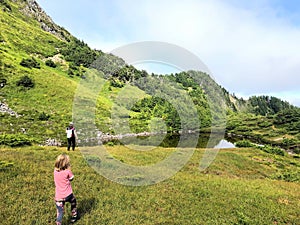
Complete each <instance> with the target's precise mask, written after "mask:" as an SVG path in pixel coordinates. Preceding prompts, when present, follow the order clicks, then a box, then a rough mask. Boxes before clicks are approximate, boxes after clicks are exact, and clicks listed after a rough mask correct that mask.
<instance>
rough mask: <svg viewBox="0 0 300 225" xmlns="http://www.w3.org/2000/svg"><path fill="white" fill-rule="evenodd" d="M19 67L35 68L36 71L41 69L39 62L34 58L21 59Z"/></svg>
mask: <svg viewBox="0 0 300 225" xmlns="http://www.w3.org/2000/svg"><path fill="white" fill-rule="evenodd" d="M20 65H21V66H24V67H27V68H37V69H40V68H41V66H40V64H39V62H38V61H36V60H35V58H29V59H22V61H21V62H20Z"/></svg>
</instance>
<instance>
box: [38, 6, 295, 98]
mask: <svg viewBox="0 0 300 225" xmlns="http://www.w3.org/2000/svg"><path fill="white" fill-rule="evenodd" d="M39 1H42V0H39ZM51 2H52V1H51ZM54 2H55V1H54ZM70 2H71V1H70ZM83 2H85V1H78V2H77V3H78V4H83ZM271 3H273V1H271V0H255V1H247V2H246V1H237V0H226V1H223V0H210V1H207V0H202V1H200V0H199V1H198V0H186V1H180V0H178V1H176V0H172V1H171V0H164V1H159V0H143V1H138V0H127V1H123V0H115V1H110V3H108V2H107V1H104V0H102V1H97V4H95V3H92V1H90V2H87V3H85V4H90V5H89V8H90V9H91V10H90V15H88V14H85V15H84V16H83V17H81V18H77V16H76V14H74V15H70V14H68V15H70V16H72V18H69V20H68V21H71V20H72V19H74V21H73V23H76V21H79V22H78V24H80V26H81V27H84V25H85V24H86V27H89V28H88V30H85V29H84V28H82V29H83V30H84V32H85V33H84V34H82V35H80V36H81V37H83V39H84V41H86V42H87V43H89V44H90V45H91V46H92V47H96V48H99V49H101V50H103V51H110V50H113V49H115V48H117V47H120V46H121V45H124V44H129V43H132V42H136V41H147V40H151V41H165V42H169V43H172V44H176V45H178V46H181V47H183V48H186V49H187V50H189V51H191V52H193V53H195V54H196V55H197V56H198V57H199V58H200V59H201V60H202V61H203V62H204V63H205V64H206V65H207V66H208V67H209V69H210V70H211V71H212V72H213V76H214V77H215V78H216V81H217V82H218V83H220V84H221V85H222V86H224V87H225V88H226V89H228V90H229V91H230V92H235V93H243V94H244V95H251V94H256V93H262V94H264V93H271V92H272V93H289V94H290V95H289V96H290V98H293V99H300V96H299V92H298V91H297V90H298V86H299V84H300V76H299V74H298V73H299V71H300V63H299V62H300V54H299V52H300V44H299V40H300V26H299V25H298V26H297V24H295V23H292V21H294V20H293V19H294V17H295V12H293V14H291V17H289V14H288V13H286V11H284V12H281V11H279V10H280V7H276V8H274V7H273V6H272V5H271ZM56 4H58V3H56ZM58 5H59V4H58ZM92 6H93V7H92ZM56 7H58V6H56ZM76 7H77V9H79V8H80V7H81V6H80V5H77V6H76ZM82 7H84V5H82ZM285 10H286V9H285ZM85 11H86V10H85ZM61 25H62V26H66V25H64V24H61ZM66 27H68V26H66ZM71 32H72V30H71ZM87 32H88V33H87ZM77 33H80V30H77ZM75 35H76V33H75ZM282 96H283V97H287V95H286V94H285V95H282ZM298 102H299V101H298Z"/></svg>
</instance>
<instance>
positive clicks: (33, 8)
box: [21, 0, 70, 41]
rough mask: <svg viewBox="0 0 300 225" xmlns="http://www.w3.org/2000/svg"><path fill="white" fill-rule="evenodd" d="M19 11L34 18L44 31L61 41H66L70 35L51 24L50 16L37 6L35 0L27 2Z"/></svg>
mask: <svg viewBox="0 0 300 225" xmlns="http://www.w3.org/2000/svg"><path fill="white" fill-rule="evenodd" d="M21 11H22V12H23V13H24V14H25V15H27V16H30V17H33V18H35V19H36V20H37V21H38V22H39V23H40V24H41V28H42V29H43V30H44V31H47V32H49V33H51V34H53V35H55V36H56V37H58V38H59V39H61V40H65V41H66V40H68V39H69V38H68V37H69V36H70V33H69V32H67V31H66V30H65V29H63V28H62V27H60V26H58V25H57V24H55V23H54V22H53V20H52V19H51V17H50V16H48V15H47V14H46V13H45V11H44V10H43V9H42V8H41V7H40V6H39V4H38V3H37V2H36V1H35V0H27V1H26V3H25V5H24V7H23V8H22V9H21Z"/></svg>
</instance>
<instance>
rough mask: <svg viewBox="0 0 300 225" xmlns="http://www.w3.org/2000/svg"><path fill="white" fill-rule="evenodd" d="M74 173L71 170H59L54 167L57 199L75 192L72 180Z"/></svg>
mask: <svg viewBox="0 0 300 225" xmlns="http://www.w3.org/2000/svg"><path fill="white" fill-rule="evenodd" d="M73 178H74V175H73V173H72V171H71V170H69V169H66V170H61V171H57V170H55V169H54V183H55V200H61V199H64V198H66V197H68V196H69V195H70V194H72V193H73V191H72V187H71V182H70V180H72V179H73Z"/></svg>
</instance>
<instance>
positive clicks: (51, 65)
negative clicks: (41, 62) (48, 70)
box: [45, 59, 56, 68]
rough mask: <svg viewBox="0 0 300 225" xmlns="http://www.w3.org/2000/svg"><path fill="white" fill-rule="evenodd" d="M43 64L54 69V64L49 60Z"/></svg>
mask: <svg viewBox="0 0 300 225" xmlns="http://www.w3.org/2000/svg"><path fill="white" fill-rule="evenodd" d="M45 64H46V66H49V67H52V68H55V67H56V64H55V62H53V61H52V60H51V59H48V60H46V62H45Z"/></svg>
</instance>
